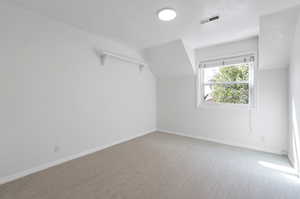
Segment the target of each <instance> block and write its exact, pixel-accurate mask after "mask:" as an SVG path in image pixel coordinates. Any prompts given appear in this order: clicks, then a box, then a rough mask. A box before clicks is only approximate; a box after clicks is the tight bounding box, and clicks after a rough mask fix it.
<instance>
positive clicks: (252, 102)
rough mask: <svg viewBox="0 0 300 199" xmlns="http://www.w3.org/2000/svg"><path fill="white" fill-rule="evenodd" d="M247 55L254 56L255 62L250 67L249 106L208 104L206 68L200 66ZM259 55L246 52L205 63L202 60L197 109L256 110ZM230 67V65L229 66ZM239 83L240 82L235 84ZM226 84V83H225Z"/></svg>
mask: <svg viewBox="0 0 300 199" xmlns="http://www.w3.org/2000/svg"><path fill="white" fill-rule="evenodd" d="M246 55H251V56H254V62H253V64H251V65H250V68H249V103H248V104H233V103H216V102H209V103H208V102H206V101H205V100H204V99H203V96H204V86H205V83H204V72H203V70H204V68H203V67H200V64H201V63H203V62H206V61H210V60H225V59H228V58H230V57H240V56H241V57H242V56H246ZM257 63H258V62H257V53H256V52H244V53H240V54H234V55H229V56H223V57H214V58H209V59H205V61H203V60H200V61H199V62H198V64H197V66H198V67H197V78H196V79H197V81H196V84H197V86H196V88H197V95H196V96H197V99H196V100H197V108H241V109H254V108H256V101H257V100H256V87H257V82H256V71H257ZM229 65H230V64H229ZM225 66H226V65H225ZM235 83H239V82H235ZM225 84H226V83H225Z"/></svg>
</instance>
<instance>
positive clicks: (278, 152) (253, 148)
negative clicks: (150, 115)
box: [157, 129, 287, 155]
mask: <svg viewBox="0 0 300 199" xmlns="http://www.w3.org/2000/svg"><path fill="white" fill-rule="evenodd" d="M157 131H158V132H161V133H169V134H174V135H179V136H183V137H189V138H194V139H200V140H204V141H208V142H214V143H218V144H224V145H229V146H235V147H239V148H245V149H250V150H254V151H261V152H266V153H272V154H276V155H287V154H285V153H282V151H280V150H270V149H265V148H260V147H255V146H250V145H243V144H238V143H234V142H228V141H223V140H218V139H213V138H208V137H202V136H191V135H188V134H186V133H182V132H176V131H172V130H166V129H157Z"/></svg>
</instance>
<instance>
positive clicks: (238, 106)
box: [198, 102, 255, 110]
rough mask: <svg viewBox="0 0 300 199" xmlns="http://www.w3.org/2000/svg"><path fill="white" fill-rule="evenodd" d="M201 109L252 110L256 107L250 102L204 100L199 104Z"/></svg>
mask: <svg viewBox="0 0 300 199" xmlns="http://www.w3.org/2000/svg"><path fill="white" fill-rule="evenodd" d="M198 108H199V109H206V108H208V109H210V108H215V109H240V110H252V109H254V108H255V107H254V106H253V105H250V104H226V103H224V104H219V103H205V102H202V103H200V104H199V105H198Z"/></svg>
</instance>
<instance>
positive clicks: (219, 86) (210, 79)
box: [198, 54, 255, 105]
mask: <svg viewBox="0 0 300 199" xmlns="http://www.w3.org/2000/svg"><path fill="white" fill-rule="evenodd" d="M254 60H255V56H254V55H253V54H250V55H244V56H236V57H230V58H223V59H217V60H210V61H204V62H201V63H200V65H199V80H200V81H199V83H200V86H199V92H198V93H199V94H198V97H199V99H200V100H199V101H200V103H201V104H239V105H253V90H254V81H253V80H254V75H253V73H254Z"/></svg>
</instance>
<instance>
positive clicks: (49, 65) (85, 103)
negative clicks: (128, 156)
mask: <svg viewBox="0 0 300 199" xmlns="http://www.w3.org/2000/svg"><path fill="white" fill-rule="evenodd" d="M0 13H1V17H0V32H1V37H0V43H1V47H0V90H1V92H0V99H1V102H0V110H1V111H0V121H1V125H0V135H1V138H0V161H1V163H0V181H1V179H2V180H5V179H7V178H5V177H6V176H10V175H12V174H16V173H18V172H22V171H24V170H26V169H31V168H34V167H36V166H39V165H42V164H46V163H49V162H52V161H56V160H58V159H61V158H65V157H68V156H70V155H74V154H77V153H80V152H83V151H86V150H89V149H93V148H101V147H104V146H109V145H111V144H113V143H117V142H119V141H122V140H127V139H130V138H133V137H136V136H138V135H141V134H143V133H146V132H149V131H151V130H153V129H155V127H156V113H155V110H156V85H155V84H156V83H155V81H156V80H155V77H154V76H153V75H152V73H151V72H150V71H149V69H148V68H146V69H145V70H144V71H142V72H140V71H139V70H138V66H137V65H133V64H128V63H124V62H121V61H118V60H114V59H107V63H106V64H105V65H104V66H102V65H101V64H100V60H99V58H98V57H97V56H96V54H95V53H94V48H99V49H102V48H104V49H106V50H110V51H115V52H118V53H121V54H126V55H128V56H131V57H136V58H141V56H140V54H139V53H137V52H136V51H135V50H134V49H131V48H129V47H126V46H124V45H122V44H120V43H117V42H113V41H111V40H109V39H106V38H103V37H97V36H95V35H92V34H89V33H87V32H84V31H81V30H78V29H76V28H73V27H72V26H69V25H66V24H63V23H59V22H56V21H52V20H49V19H48V18H45V17H41V16H39V15H35V14H33V13H31V12H29V11H25V10H22V9H19V8H16V7H11V6H9V5H6V4H0ZM99 25H100V24H99ZM56 146H57V147H58V148H57V150H58V151H57V152H54V148H55V147H56Z"/></svg>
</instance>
